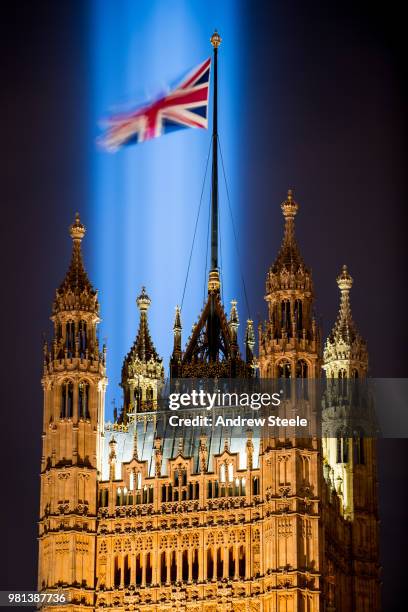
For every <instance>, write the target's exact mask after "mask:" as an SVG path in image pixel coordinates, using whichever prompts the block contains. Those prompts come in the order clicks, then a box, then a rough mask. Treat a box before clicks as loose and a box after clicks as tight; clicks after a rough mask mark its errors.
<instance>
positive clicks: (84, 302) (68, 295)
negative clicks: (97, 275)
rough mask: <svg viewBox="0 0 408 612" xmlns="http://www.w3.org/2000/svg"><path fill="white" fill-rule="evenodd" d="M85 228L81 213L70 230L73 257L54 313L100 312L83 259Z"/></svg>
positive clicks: (56, 297)
mask: <svg viewBox="0 0 408 612" xmlns="http://www.w3.org/2000/svg"><path fill="white" fill-rule="evenodd" d="M85 231H86V229H85V226H84V225H83V224H82V223H81V220H80V218H79V213H76V215H75V221H74V222H73V224H72V225H71V226H70V228H69V233H70V235H71V238H72V256H71V262H70V265H69V268H68V271H67V273H66V275H65V278H64V280H63V281H62V283H61V285H60V287H59V289H57V291H56V296H55V300H54V312H59V311H63V310H74V309H76V310H89V311H95V312H98V311H99V304H98V300H97V292H96V291H95V290H94V288H93V287H92V285H91V282H90V280H89V278H88V275H87V273H86V270H85V266H84V262H83V259H82V249H81V242H82V239H83V237H84V236H85Z"/></svg>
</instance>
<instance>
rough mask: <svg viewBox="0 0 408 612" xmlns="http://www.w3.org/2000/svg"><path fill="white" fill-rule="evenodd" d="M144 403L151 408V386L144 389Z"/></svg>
mask: <svg viewBox="0 0 408 612" xmlns="http://www.w3.org/2000/svg"><path fill="white" fill-rule="evenodd" d="M146 404H147V407H148V408H152V406H153V389H152V387H147V389H146Z"/></svg>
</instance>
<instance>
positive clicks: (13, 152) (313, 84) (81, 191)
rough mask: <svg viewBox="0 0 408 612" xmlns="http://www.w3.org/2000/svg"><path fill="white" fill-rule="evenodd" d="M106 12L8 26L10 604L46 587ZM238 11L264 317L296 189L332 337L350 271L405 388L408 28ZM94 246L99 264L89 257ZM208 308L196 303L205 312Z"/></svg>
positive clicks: (388, 604)
mask: <svg viewBox="0 0 408 612" xmlns="http://www.w3.org/2000/svg"><path fill="white" fill-rule="evenodd" d="M101 1H102V0H101ZM237 4H239V3H237ZM90 5H91V3H90V2H89V3H88V2H58V3H57V2H36V3H32V2H15V3H13V6H11V5H9V6H8V8H3V9H2V13H3V20H2V21H3V33H2V37H1V44H2V45H3V51H2V57H3V74H4V77H3V83H2V93H1V102H2V119H3V121H2V130H1V134H2V153H1V155H2V164H1V171H2V180H1V185H2V202H3V205H2V223H1V244H2V250H3V262H2V274H1V277H2V299H1V308H2V319H1V320H2V324H3V325H2V327H3V329H2V350H1V366H2V372H3V376H2V381H3V384H2V386H1V393H2V401H1V406H2V410H3V431H2V436H1V438H2V440H1V444H0V446H1V451H2V463H1V465H2V468H1V469H2V476H3V478H2V491H3V495H2V505H1V506H2V514H3V517H2V518H3V522H2V526H3V530H2V543H1V550H2V551H3V555H2V563H4V569H3V571H2V573H1V576H2V578H1V582H0V588H1V589H8V588H20V589H29V588H33V587H34V585H35V582H36V555H37V543H36V535H37V525H36V522H35V521H36V517H37V513H38V493H39V478H38V472H39V466H40V455H41V449H40V444H41V419H42V416H41V415H42V391H41V385H40V378H41V368H42V352H41V346H42V333H43V331H45V330H48V329H49V327H48V316H49V314H50V311H51V302H52V298H53V294H54V291H55V288H56V286H57V285H58V284H59V283H60V281H61V280H62V277H63V275H64V273H65V270H66V267H67V263H68V260H69V252H70V241H69V240H67V227H66V226H67V220H69V219H70V218H71V217H72V215H73V213H74V212H75V211H76V210H77V209H79V210H81V211H85V213H86V211H87V210H88V207H89V203H88V202H89V192H90V178H89V176H90V166H89V164H90V162H89V158H90V156H89V152H90V150H91V147H92V146H93V143H91V142H89V133H90V129H89V126H88V123H87V122H88V118H89V97H90V95H91V93H92V92H90V91H89V90H90V81H89V70H90V51H89V29H90V14H89V10H88V9H89V7H90ZM240 6H241V11H242V16H241V31H242V45H244V46H245V58H246V64H245V66H244V67H243V70H242V104H240V107H239V114H238V116H237V117H236V126H237V130H238V131H239V136H240V138H239V142H240V143H241V146H240V153H239V170H240V176H241V177H242V178H241V185H240V197H239V201H238V202H237V203H236V206H237V208H238V209H239V211H240V214H241V216H242V217H243V218H244V219H245V223H241V226H240V227H239V228H238V234H239V237H240V249H241V253H242V255H243V259H244V276H245V279H246V283H247V290H248V294H249V296H250V303H251V311H252V312H251V314H252V316H253V317H254V319H255V320H257V319H258V313H259V315H260V317H261V318H263V317H264V316H265V311H266V309H265V307H264V303H263V295H264V282H265V274H266V271H267V268H268V266H269V265H270V264H271V263H272V261H273V259H274V257H275V255H276V252H277V249H278V247H279V243H280V239H281V234H282V217H281V212H280V207H279V204H280V202H281V201H282V199H283V198H284V196H285V193H286V191H287V188H288V187H293V188H294V189H295V198H296V200H297V201H298V202H299V204H300V211H299V214H298V217H297V237H298V241H299V243H300V247H301V251H302V254H303V256H304V259H305V261H306V263H307V264H308V265H309V266H311V267H312V270H313V277H314V282H315V290H316V299H317V302H316V309H317V314H318V317H319V320H320V321H321V324H322V325H323V328H324V332H325V334H327V332H328V331H329V329H330V327H331V325H332V324H333V322H334V320H335V317H336V314H337V306H338V291H337V285H336V283H335V277H336V275H337V274H338V272H339V270H340V267H341V265H342V264H343V263H347V264H348V266H349V269H350V273H351V275H352V276H353V278H354V281H355V283H354V287H353V291H352V307H353V314H354V318H355V320H356V322H357V324H358V327H359V329H360V331H361V333H362V334H363V336H364V337H365V338H366V340H367V342H368V347H369V353H370V359H371V375H373V376H377V377H403V376H406V375H407V367H406V358H405V346H406V344H407V325H406V298H407V296H406V289H405V285H406V272H405V261H406V238H405V230H406V223H405V219H406V215H405V201H404V200H405V195H406V179H405V173H404V170H405V165H406V150H405V142H406V119H405V113H404V111H405V108H406V102H407V96H406V88H405V84H404V80H405V78H406V74H405V70H406V68H405V67H404V66H403V65H402V58H403V56H404V55H405V54H404V52H403V41H404V36H405V32H404V31H403V23H404V22H403V20H402V17H401V15H398V14H396V13H395V10H393V11H391V9H389V10H388V12H386V11H385V10H384V7H382V10H381V11H380V10H379V9H378V11H377V9H376V8H375V6H374V4H373V3H370V4H368V3H367V4H365V3H361V2H352V3H351V2H343V3H341V4H339V3H332V5H330V6H329V5H328V3H320V2H308V3H305V2H285V3H273V2H268V3H262V2H256V3H253V2H252V3H250V2H247V3H241V5H240ZM214 25H216V24H214ZM163 61H165V60H163ZM244 228H245V234H244V233H243V232H244ZM169 239H171V237H169ZM84 246H85V258H87V259H88V260H90V259H91V255H90V254H91V250H92V243H91V241H90V240H88V241H87V242H85V245H84ZM224 274H228V271H224ZM239 297H240V296H239ZM200 305H201V296H197V313H198V310H199V307H200ZM102 308H103V304H102ZM244 317H245V313H243V316H242V317H241V318H242V319H244ZM407 459H408V445H407V442H406V441H405V440H403V441H402V440H401V441H397V440H388V441H381V442H380V444H379V479H380V506H381V523H382V524H381V556H382V564H383V568H384V569H383V580H384V587H383V597H384V609H386V610H387V612H388V611H391V610H400V609H401V610H402V609H405V607H404V605H403V603H402V601H403V600H402V593H403V590H404V588H405V585H404V578H405V567H404V563H405V555H404V552H405V550H406V542H407V540H408V538H407V531H408V530H407V527H406V522H407V516H406V507H407V502H408V494H407V492H406V486H405V481H406V475H405V467H406V465H407ZM400 601H401V603H400Z"/></svg>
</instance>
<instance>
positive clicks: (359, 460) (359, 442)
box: [353, 430, 365, 465]
mask: <svg viewBox="0 0 408 612" xmlns="http://www.w3.org/2000/svg"><path fill="white" fill-rule="evenodd" d="M353 460H354V464H355V465H364V463H365V458H364V437H363V434H362V431H361V430H360V431H355V432H354V437H353Z"/></svg>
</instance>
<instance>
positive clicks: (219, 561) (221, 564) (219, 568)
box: [217, 548, 224, 580]
mask: <svg viewBox="0 0 408 612" xmlns="http://www.w3.org/2000/svg"><path fill="white" fill-rule="evenodd" d="M223 575H224V561H223V559H222V550H221V548H218V549H217V578H218V579H219V580H221V578H222V577H223Z"/></svg>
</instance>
